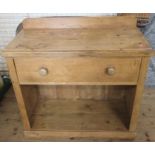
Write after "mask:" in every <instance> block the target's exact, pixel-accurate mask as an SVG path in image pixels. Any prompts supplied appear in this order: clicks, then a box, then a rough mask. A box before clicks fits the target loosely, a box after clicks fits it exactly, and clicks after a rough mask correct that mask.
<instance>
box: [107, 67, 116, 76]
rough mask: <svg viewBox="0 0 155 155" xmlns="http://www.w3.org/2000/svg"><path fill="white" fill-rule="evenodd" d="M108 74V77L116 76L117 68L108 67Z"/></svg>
mask: <svg viewBox="0 0 155 155" xmlns="http://www.w3.org/2000/svg"><path fill="white" fill-rule="evenodd" d="M107 74H108V75H114V74H115V68H114V67H108V68H107Z"/></svg>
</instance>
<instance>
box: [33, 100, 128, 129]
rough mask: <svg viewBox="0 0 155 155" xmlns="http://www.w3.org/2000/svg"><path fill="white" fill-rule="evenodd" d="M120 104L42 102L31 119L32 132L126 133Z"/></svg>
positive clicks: (86, 101)
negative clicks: (98, 131) (99, 131)
mask: <svg viewBox="0 0 155 155" xmlns="http://www.w3.org/2000/svg"><path fill="white" fill-rule="evenodd" d="M128 122H129V118H128V116H126V109H125V104H124V102H123V101H120V100H118V101H111V102H110V101H109V102H108V101H93V100H76V101H75V100H74V101H73V100H49V99H42V100H40V102H39V103H38V106H37V107H36V110H35V112H34V114H33V115H32V130H58V131H61V130H68V132H69V131H70V130H76V131H77V130H80V131H86V130H87V131H92V130H105V131H110V130H111V131H115V130H116V131H127V126H128Z"/></svg>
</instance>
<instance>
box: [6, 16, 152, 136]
mask: <svg viewBox="0 0 155 155" xmlns="http://www.w3.org/2000/svg"><path fill="white" fill-rule="evenodd" d="M125 19H126V17H110V18H108V17H106V18H104V17H100V18H99V17H93V18H91V17H78V18H77V17H70V18H69V17H68V18H67V17H64V18H62V17H60V18H51V19H48V18H44V19H27V20H25V21H24V22H23V27H24V29H23V30H22V31H21V32H20V33H18V35H17V36H16V37H15V38H14V40H13V41H12V42H11V43H9V45H8V46H7V47H6V48H5V49H4V56H5V57H6V58H7V60H8V64H9V65H8V67H9V70H10V75H11V78H12V81H13V86H14V90H15V94H16V97H17V101H18V105H19V109H20V112H21V115H22V120H23V123H24V131H25V135H26V136H28V135H29V136H32V137H36V138H37V137H38V138H41V137H48V136H50V137H54V138H56V137H57V138H73V139H74V138H121V139H125V138H134V136H135V132H136V125H137V122H138V113H139V108H140V99H141V96H142V90H143V83H144V78H145V74H146V70H147V64H148V59H149V57H150V56H151V55H153V54H154V53H153V50H152V49H151V48H150V46H149V44H148V42H147V40H146V39H145V38H144V36H143V34H142V33H141V32H140V31H139V30H138V29H137V28H136V18H133V17H129V18H128V20H125ZM14 81H15V82H14ZM51 94H52V95H51ZM101 94H103V97H102V95H101ZM66 99H67V100H66ZM90 99H91V101H90ZM62 100H63V101H62ZM97 100H100V101H97ZM113 100H114V101H115V102H113ZM120 105H121V106H120ZM146 122H147V121H146ZM146 136H147V137H148V134H146Z"/></svg>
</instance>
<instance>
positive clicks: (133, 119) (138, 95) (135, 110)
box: [129, 57, 149, 131]
mask: <svg viewBox="0 0 155 155" xmlns="http://www.w3.org/2000/svg"><path fill="white" fill-rule="evenodd" d="M148 62H149V58H148V57H143V58H142V63H141V68H140V72H139V79H138V83H137V86H136V92H135V97H134V102H133V110H132V115H131V122H130V128H129V129H130V131H135V130H136V126H137V120H138V114H139V110H140V105H141V99H142V95H143V89H144V80H145V76H146V73H147V68H148Z"/></svg>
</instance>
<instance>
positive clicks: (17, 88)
mask: <svg viewBox="0 0 155 155" xmlns="http://www.w3.org/2000/svg"><path fill="white" fill-rule="evenodd" d="M6 60H7V65H8V68H9V73H10V76H11V80H12V84H13V88H14V90H15V94H16V99H17V103H18V107H19V110H20V114H21V117H22V120H23V125H24V128H25V129H26V130H30V122H29V119H30V118H29V117H28V113H27V110H26V105H25V101H24V99H23V94H22V90H21V87H20V85H19V82H18V77H17V74H16V69H15V65H14V61H13V59H12V58H7V59H6Z"/></svg>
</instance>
